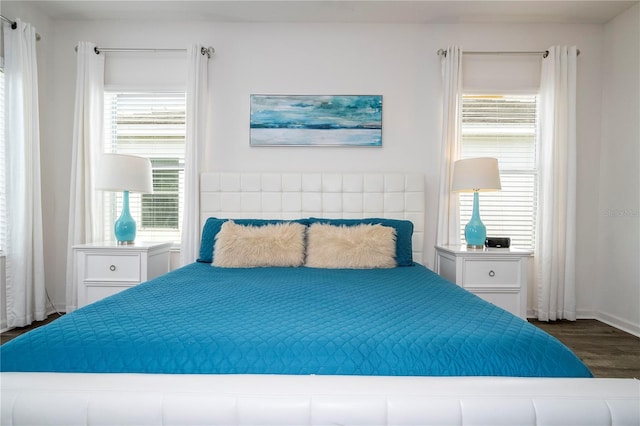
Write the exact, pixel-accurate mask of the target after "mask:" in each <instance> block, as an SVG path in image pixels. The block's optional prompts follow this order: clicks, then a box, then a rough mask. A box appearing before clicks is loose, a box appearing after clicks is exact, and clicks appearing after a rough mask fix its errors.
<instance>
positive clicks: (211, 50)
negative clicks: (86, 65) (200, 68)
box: [75, 46, 216, 58]
mask: <svg viewBox="0 0 640 426" xmlns="http://www.w3.org/2000/svg"><path fill="white" fill-rule="evenodd" d="M75 50H76V52H77V51H78V46H76V47H75ZM93 51H94V52H96V55H99V54H100V53H101V52H104V53H109V52H151V53H157V52H186V51H187V49H153V48H139V47H118V48H115V47H98V46H96V47H94V48H93ZM215 52H216V49H214V48H213V47H211V46H209V47H201V48H200V53H201V54H203V55H207V57H208V58H211V56H213V54H214V53H215Z"/></svg>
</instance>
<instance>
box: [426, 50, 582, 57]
mask: <svg viewBox="0 0 640 426" xmlns="http://www.w3.org/2000/svg"><path fill="white" fill-rule="evenodd" d="M462 54H463V55H542V57H543V58H546V57H547V56H549V51H548V50H545V51H541V52H527V51H521V52H519V51H511V52H509V51H506V52H504V51H502V52H501V51H489V52H462ZM577 54H578V55H580V49H578V52H577ZM438 56H444V57H445V58H446V57H447V51H446V50H444V49H438Z"/></svg>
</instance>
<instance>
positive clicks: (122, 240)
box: [113, 191, 136, 245]
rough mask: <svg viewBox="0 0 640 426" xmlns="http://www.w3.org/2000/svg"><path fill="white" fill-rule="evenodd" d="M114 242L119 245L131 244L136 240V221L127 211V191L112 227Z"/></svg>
mask: <svg viewBox="0 0 640 426" xmlns="http://www.w3.org/2000/svg"><path fill="white" fill-rule="evenodd" d="M113 231H114V233H115V235H116V241H117V242H118V244H120V245H126V244H133V242H134V241H135V239H136V221H135V220H133V217H131V212H130V211H129V191H124V193H123V196H122V213H121V214H120V217H119V218H118V220H116V222H115V223H114V225H113Z"/></svg>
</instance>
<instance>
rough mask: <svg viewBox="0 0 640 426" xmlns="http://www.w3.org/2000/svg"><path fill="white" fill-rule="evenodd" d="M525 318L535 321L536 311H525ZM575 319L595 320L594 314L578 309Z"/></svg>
mask: <svg viewBox="0 0 640 426" xmlns="http://www.w3.org/2000/svg"><path fill="white" fill-rule="evenodd" d="M527 318H533V319H537V318H538V311H537V310H535V309H529V310H527ZM576 319H596V313H595V312H594V311H586V310H580V309H578V310H577V311H576ZM603 322H604V321H603Z"/></svg>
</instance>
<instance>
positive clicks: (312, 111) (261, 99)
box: [250, 95, 382, 147]
mask: <svg viewBox="0 0 640 426" xmlns="http://www.w3.org/2000/svg"><path fill="white" fill-rule="evenodd" d="M250 144H251V146H351V147H381V146H382V96H381V95H251V118H250Z"/></svg>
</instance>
